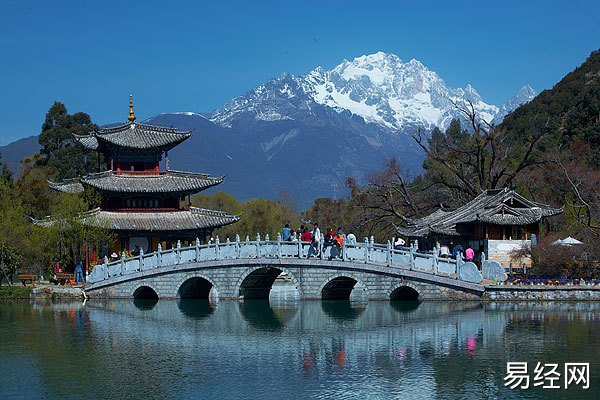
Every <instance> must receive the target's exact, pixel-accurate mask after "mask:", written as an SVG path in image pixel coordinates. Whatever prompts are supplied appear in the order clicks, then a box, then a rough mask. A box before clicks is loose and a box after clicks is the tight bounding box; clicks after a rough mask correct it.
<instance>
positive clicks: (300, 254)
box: [298, 237, 302, 258]
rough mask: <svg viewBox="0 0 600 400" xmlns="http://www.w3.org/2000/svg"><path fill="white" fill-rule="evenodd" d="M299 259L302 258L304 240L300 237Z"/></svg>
mask: <svg viewBox="0 0 600 400" xmlns="http://www.w3.org/2000/svg"><path fill="white" fill-rule="evenodd" d="M298 258H302V238H301V237H298Z"/></svg>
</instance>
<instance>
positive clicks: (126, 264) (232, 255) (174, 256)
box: [88, 235, 479, 283]
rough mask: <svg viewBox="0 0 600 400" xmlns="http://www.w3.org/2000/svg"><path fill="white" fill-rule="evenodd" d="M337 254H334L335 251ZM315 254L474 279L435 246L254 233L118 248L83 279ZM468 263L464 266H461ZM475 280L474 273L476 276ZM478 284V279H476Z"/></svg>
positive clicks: (323, 261) (321, 258) (314, 256)
mask: <svg viewBox="0 0 600 400" xmlns="http://www.w3.org/2000/svg"><path fill="white" fill-rule="evenodd" d="M340 252H341V253H342V254H339V253H340ZM252 258H254V259H256V258H261V259H262V258H264V259H279V258H281V259H286V258H287V259H289V258H301V259H314V260H316V262H318V263H320V264H323V265H327V262H328V261H329V260H336V261H342V260H343V261H348V262H358V263H366V264H373V265H383V266H388V267H397V268H403V269H410V270H415V271H419V272H425V273H429V274H432V275H440V276H446V277H449V278H454V279H461V280H467V281H469V282H473V278H472V277H471V276H472V272H473V271H471V270H472V267H471V266H467V264H472V263H464V262H463V261H462V259H459V260H458V262H457V260H455V259H452V258H441V257H439V249H434V253H433V254H424V253H419V252H417V249H416V247H415V246H414V245H413V246H411V247H409V248H403V249H401V250H395V249H393V248H392V247H391V245H390V243H389V242H388V243H387V244H378V243H374V241H373V238H372V237H371V239H370V240H369V239H367V238H365V241H364V242H363V243H356V244H353V245H347V244H346V242H345V241H344V246H343V248H342V249H341V250H340V249H339V248H338V247H335V246H327V247H324V246H323V242H322V241H321V242H320V248H319V249H315V248H314V247H313V246H312V245H311V243H309V242H301V241H293V242H284V241H282V240H281V237H280V236H279V235H278V237H277V240H269V236H268V235H266V236H265V240H261V237H260V235H257V237H256V240H253V241H251V240H250V238H249V237H246V240H245V241H242V240H240V237H239V236H238V235H236V238H235V241H234V242H232V241H230V240H229V239H227V241H226V242H224V243H221V242H220V241H219V238H218V237H217V238H216V240H215V241H214V242H212V241H211V242H210V243H208V244H204V245H200V241H199V240H198V239H197V240H196V243H195V244H194V245H192V246H189V247H181V243H179V242H178V243H177V247H175V248H172V249H167V250H163V249H162V248H161V246H160V245H159V246H158V250H157V251H155V252H152V253H148V254H144V253H143V252H141V253H140V255H139V256H135V257H131V258H126V257H125V253H124V252H123V254H122V256H121V259H119V260H116V261H113V262H110V263H109V262H108V259H107V258H105V263H104V264H99V265H96V266H95V267H94V268H93V270H92V272H91V273H90V275H89V278H88V282H89V283H95V282H100V281H102V280H105V279H109V278H111V277H115V276H124V275H127V274H131V273H135V272H138V271H146V270H151V269H160V268H161V267H167V266H173V265H177V264H187V263H199V262H203V261H214V260H229V259H230V260H243V259H252ZM465 266H467V267H468V268H464V267H465ZM461 268H464V269H465V270H467V272H469V273H467V274H466V275H465V274H463V273H461ZM475 280H477V277H475ZM477 283H479V282H477Z"/></svg>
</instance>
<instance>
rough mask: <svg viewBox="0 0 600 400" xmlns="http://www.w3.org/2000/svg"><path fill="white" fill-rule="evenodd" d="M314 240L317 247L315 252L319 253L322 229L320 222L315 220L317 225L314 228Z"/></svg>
mask: <svg viewBox="0 0 600 400" xmlns="http://www.w3.org/2000/svg"><path fill="white" fill-rule="evenodd" d="M312 241H313V246H314V248H315V253H316V254H317V256H318V255H319V243H320V242H321V231H320V230H319V224H317V223H316V222H315V227H314V228H313V230H312Z"/></svg>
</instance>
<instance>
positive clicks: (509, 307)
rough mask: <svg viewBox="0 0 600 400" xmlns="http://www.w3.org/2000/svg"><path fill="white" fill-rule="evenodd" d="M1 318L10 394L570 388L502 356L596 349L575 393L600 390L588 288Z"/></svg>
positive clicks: (402, 393) (339, 394)
mask: <svg viewBox="0 0 600 400" xmlns="http://www.w3.org/2000/svg"><path fill="white" fill-rule="evenodd" d="M0 332H2V333H3V346H0V358H1V359H2V360H3V362H2V363H0V375H2V377H3V379H2V380H1V381H0V389H2V393H3V394H6V393H8V394H10V396H8V398H12V397H19V396H20V397H23V398H49V399H62V398H89V399H96V398H103V399H120V398H178V399H195V398H285V399H287V398H290V399H295V398H356V399H363V398H373V399H387V398H407V399H413V398H441V399H455V398H461V399H463V398H464V399H479V398H516V399H522V398H561V397H563V396H564V390H563V392H560V391H548V390H546V391H544V390H541V389H540V388H534V387H531V388H530V390H528V391H520V392H519V391H510V390H508V389H507V388H505V387H504V385H503V377H504V376H505V372H506V362H507V361H523V362H529V363H532V365H533V366H535V363H536V362H538V361H539V362H542V363H558V364H561V365H563V364H564V363H565V362H591V363H592V364H591V365H592V369H591V375H590V378H591V382H592V386H591V387H590V389H589V390H588V391H581V390H578V389H574V390H571V389H569V393H568V395H569V398H574V399H577V398H580V399H587V398H597V397H598V396H600V389H599V388H598V382H600V370H598V369H597V368H594V367H593V366H594V365H595V355H596V354H599V353H600V303H591V302H590V303H475V302H456V303H437V302H422V303H410V302H371V303H368V304H367V303H362V304H361V303H353V302H347V301H345V302H340V301H305V302H294V301H283V302H277V301H271V302H268V301H266V300H262V301H261V300H248V301H243V302H235V301H221V302H219V303H218V305H217V306H211V304H210V303H209V302H208V301H206V300H204V301H201V300H180V301H170V300H159V301H158V302H157V303H154V304H153V305H152V306H148V307H146V305H144V304H143V303H139V302H134V301H128V300H121V301H94V300H90V301H89V302H88V303H86V305H85V306H83V305H82V304H81V303H67V302H60V303H51V302H34V303H0ZM257 377H259V378H258V379H257ZM140 380H143V382H144V384H143V385H140ZM23 382H26V383H27V384H26V385H24V384H23ZM66 383H68V384H66ZM532 383H533V382H532ZM11 388H12V389H11ZM13 395H14V396H13ZM553 396H554V397H553Z"/></svg>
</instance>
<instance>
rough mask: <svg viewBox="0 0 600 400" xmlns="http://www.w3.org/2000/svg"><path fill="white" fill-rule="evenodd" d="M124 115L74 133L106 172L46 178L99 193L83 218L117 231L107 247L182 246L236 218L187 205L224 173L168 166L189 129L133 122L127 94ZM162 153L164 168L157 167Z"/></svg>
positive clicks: (66, 188) (72, 189) (58, 186)
mask: <svg viewBox="0 0 600 400" xmlns="http://www.w3.org/2000/svg"><path fill="white" fill-rule="evenodd" d="M127 119H128V121H127V122H126V123H124V124H122V125H119V126H116V127H111V128H103V129H101V130H99V131H93V132H90V133H89V134H88V135H83V136H79V135H74V136H75V140H76V141H77V142H79V143H81V144H82V145H83V146H85V147H86V148H88V149H91V150H95V151H96V152H97V153H98V157H100V155H102V156H104V162H105V163H104V164H105V169H106V170H105V171H103V172H98V173H93V174H89V175H86V176H80V177H77V178H72V179H66V180H63V181H62V182H59V183H55V182H50V181H49V182H48V184H49V185H50V187H51V188H53V189H55V190H58V191H61V192H66V193H81V192H83V191H84V188H85V187H89V188H91V189H93V190H94V191H96V192H97V193H99V194H100V196H101V199H102V200H101V205H100V207H98V208H96V209H94V210H91V211H89V212H87V213H85V214H84V215H82V221H83V223H84V224H86V225H91V226H100V227H109V228H110V229H111V230H113V231H114V232H115V233H116V235H117V237H118V240H116V241H115V243H113V245H112V246H111V248H110V252H116V253H117V254H121V252H122V251H125V250H133V249H134V247H135V246H139V248H140V249H141V250H143V251H144V253H148V252H151V251H156V250H157V249H158V245H159V244H161V247H162V248H163V249H169V248H172V247H174V246H175V245H176V243H177V241H178V240H180V241H181V242H182V244H183V245H186V244H189V243H192V242H193V241H194V240H195V239H196V238H200V239H201V240H202V241H204V240H206V237H207V236H209V235H210V234H211V233H212V231H213V230H215V229H217V228H219V227H221V226H224V225H228V224H231V223H234V222H236V221H238V220H239V216H237V215H230V214H227V213H226V212H222V211H214V210H207V209H203V208H196V207H192V206H191V199H190V196H191V195H192V194H194V193H198V192H200V191H202V190H204V189H207V188H210V187H212V186H216V185H218V184H220V183H221V182H223V178H224V177H223V176H221V177H212V176H209V175H207V174H204V173H193V172H181V171H171V170H169V159H168V151H169V150H171V149H172V148H174V147H175V146H177V145H178V144H180V143H182V142H183V141H185V140H187V139H188V138H190V136H191V131H188V132H179V131H177V130H176V129H175V128H165V127H160V126H154V125H148V124H141V123H136V122H135V119H136V117H135V115H134V112H133V98H132V96H130V100H129V117H128V118H127ZM163 154H164V156H165V163H164V165H165V169H164V170H162V171H161V170H160V167H159V164H160V161H161V160H162V159H163ZM186 197H187V201H186ZM45 221H46V223H49V222H50V221H51V219H46V220H45ZM40 222H41V221H40Z"/></svg>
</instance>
